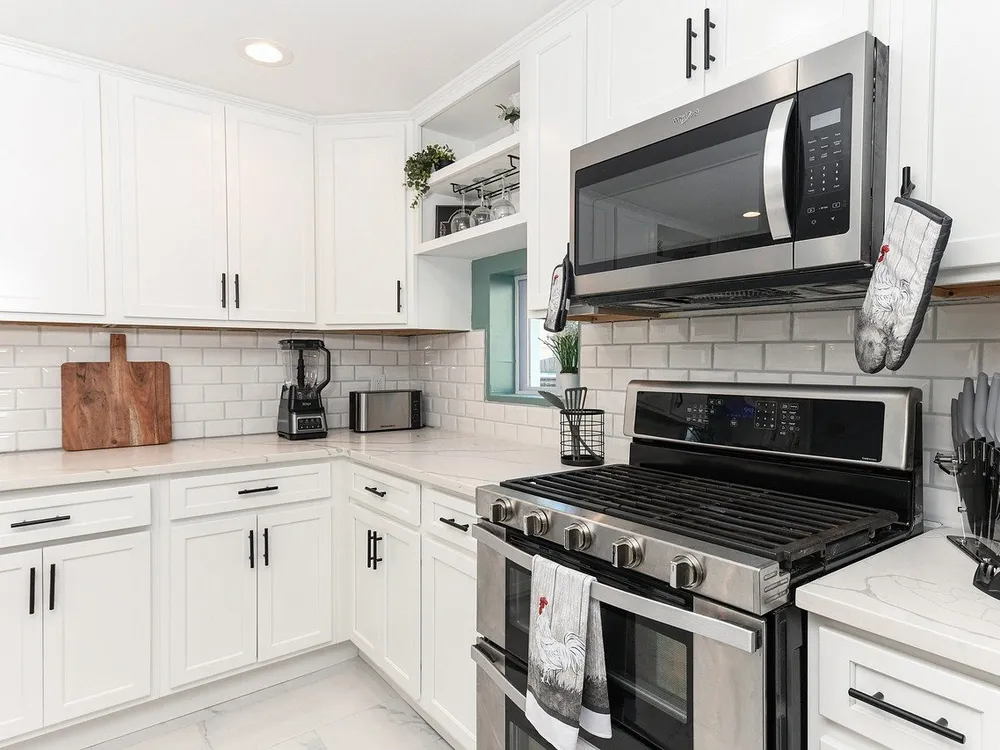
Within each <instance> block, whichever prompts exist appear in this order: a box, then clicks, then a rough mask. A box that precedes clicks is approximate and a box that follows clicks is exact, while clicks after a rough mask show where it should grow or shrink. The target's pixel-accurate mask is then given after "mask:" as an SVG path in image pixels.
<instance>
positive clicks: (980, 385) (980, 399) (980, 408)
mask: <svg viewBox="0 0 1000 750" xmlns="http://www.w3.org/2000/svg"><path fill="white" fill-rule="evenodd" d="M989 398H990V379H989V377H988V376H987V375H986V373H985V372H981V373H979V377H978V378H976V400H975V401H974V402H973V409H972V412H973V413H972V420H973V422H974V423H975V427H976V437H977V438H987V437H989V433H988V432H987V431H986V406H987V405H988V404H989Z"/></svg>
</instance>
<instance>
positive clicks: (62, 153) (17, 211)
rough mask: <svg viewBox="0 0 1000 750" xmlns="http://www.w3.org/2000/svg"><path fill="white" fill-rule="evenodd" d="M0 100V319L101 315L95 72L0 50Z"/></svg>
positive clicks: (101, 233)
mask: <svg viewBox="0 0 1000 750" xmlns="http://www.w3.org/2000/svg"><path fill="white" fill-rule="evenodd" d="M0 101H2V102H3V108H2V111H0V215H2V216H3V219H2V220H0V316H3V317H7V318H10V317H15V315H16V313H51V314H74V315H102V314H103V313H104V217H103V193H102V191H103V182H102V177H101V111H100V81H99V76H98V74H97V73H96V72H95V71H93V70H88V69H86V68H81V67H77V66H73V65H67V64H64V63H61V62H57V61H54V60H52V59H49V58H46V57H41V56H38V55H34V54H29V53H26V52H21V51H18V50H14V49H7V48H0ZM12 314H15V315H12Z"/></svg>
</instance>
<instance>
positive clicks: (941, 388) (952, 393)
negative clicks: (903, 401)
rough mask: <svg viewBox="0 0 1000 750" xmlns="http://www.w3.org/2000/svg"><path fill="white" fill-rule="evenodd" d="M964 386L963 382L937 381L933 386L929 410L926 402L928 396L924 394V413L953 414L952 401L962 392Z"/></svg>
mask: <svg viewBox="0 0 1000 750" xmlns="http://www.w3.org/2000/svg"><path fill="white" fill-rule="evenodd" d="M963 384H964V383H963V381H962V380H935V381H934V382H933V384H932V385H931V399H930V406H929V408H928V404H927V401H926V398H927V394H926V393H925V394H924V399H925V400H924V411H931V412H934V413H936V414H951V400H952V399H953V398H956V397H957V396H958V394H959V393H960V392H961V391H962V386H963Z"/></svg>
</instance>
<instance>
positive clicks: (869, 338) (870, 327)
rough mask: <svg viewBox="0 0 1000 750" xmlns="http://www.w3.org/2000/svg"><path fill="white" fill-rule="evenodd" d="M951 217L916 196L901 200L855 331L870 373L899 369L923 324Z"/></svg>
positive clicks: (861, 359) (891, 215) (861, 362)
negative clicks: (886, 369) (915, 198)
mask: <svg viewBox="0 0 1000 750" xmlns="http://www.w3.org/2000/svg"><path fill="white" fill-rule="evenodd" d="M950 235H951V217H950V216H948V215H947V214H945V213H943V212H941V211H939V210H938V209H936V208H934V207H933V206H929V205H927V204H926V203H924V202H923V201H918V200H914V199H913V198H896V202H895V203H893V206H892V210H891V211H890V212H889V220H888V221H887V222H886V228H885V238H884V240H883V241H882V248H881V250H880V251H879V254H878V257H877V258H876V260H875V271H874V273H873V274H872V280H871V283H870V284H869V286H868V294H867V296H866V297H865V302H864V305H863V306H862V308H861V314H860V315H859V316H858V323H857V328H856V329H855V331H854V353H855V355H856V356H857V359H858V365H860V367H861V369H862V370H864V371H865V372H870V373H874V372H878V371H879V370H881V369H882V368H883V367H888V368H889V369H890V370H898V369H899V368H900V367H902V366H903V363H904V362H906V358H907V357H909V356H910V350H911V349H912V348H913V343H914V342H915V341H916V340H917V336H918V335H919V334H920V328H921V327H922V326H923V324H924V313H925V312H926V311H927V305H928V303H929V302H930V298H931V290H932V289H933V287H934V280H935V279H936V278H937V273H938V266H939V265H940V263H941V256H942V255H944V249H945V247H946V246H947V245H948V237H949V236H950Z"/></svg>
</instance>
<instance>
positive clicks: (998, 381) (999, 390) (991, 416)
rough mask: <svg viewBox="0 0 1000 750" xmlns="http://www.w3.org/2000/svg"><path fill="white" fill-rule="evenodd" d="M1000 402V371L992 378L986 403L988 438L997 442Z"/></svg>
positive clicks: (992, 441)
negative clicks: (998, 407) (999, 404)
mask: <svg viewBox="0 0 1000 750" xmlns="http://www.w3.org/2000/svg"><path fill="white" fill-rule="evenodd" d="M998 402H1000V372H995V373H993V378H992V380H990V398H989V400H988V401H987V403H986V438H987V440H989V441H990V442H991V443H994V444H995V443H996V442H997V403H998Z"/></svg>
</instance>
